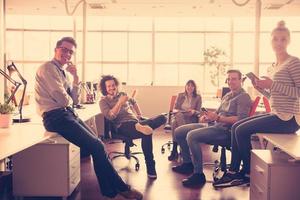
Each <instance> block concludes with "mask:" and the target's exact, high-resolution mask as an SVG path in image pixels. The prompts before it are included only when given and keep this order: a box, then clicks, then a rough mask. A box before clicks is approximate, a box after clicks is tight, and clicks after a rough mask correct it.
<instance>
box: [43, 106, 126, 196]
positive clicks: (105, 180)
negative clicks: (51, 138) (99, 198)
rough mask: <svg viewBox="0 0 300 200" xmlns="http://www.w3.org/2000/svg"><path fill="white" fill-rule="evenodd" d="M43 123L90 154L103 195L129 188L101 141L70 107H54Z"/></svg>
mask: <svg viewBox="0 0 300 200" xmlns="http://www.w3.org/2000/svg"><path fill="white" fill-rule="evenodd" d="M43 123H44V126H45V128H46V130H47V131H51V132H56V133H58V134H60V135H61V136H62V137H64V138H65V139H66V140H68V141H69V142H71V143H73V144H75V145H77V146H78V147H80V148H83V149H84V150H85V151H87V152H89V153H90V154H91V155H92V157H93V163H94V170H95V173H96V176H97V179H98V183H99V186H100V191H101V193H102V194H103V195H104V196H107V197H115V196H116V195H117V194H118V193H119V192H123V191H127V190H129V186H128V185H127V184H126V183H125V182H124V181H123V180H122V179H121V177H120V176H119V175H118V173H117V172H116V170H115V169H114V168H113V166H112V164H111V162H110V160H109V158H108V155H107V153H106V151H105V149H104V144H103V143H102V141H100V140H99V139H98V138H97V137H96V136H95V135H94V134H93V133H92V131H91V130H90V129H89V127H87V125H86V124H85V123H84V122H83V121H82V120H81V119H80V118H78V117H77V116H76V115H75V114H74V112H73V111H72V110H71V108H70V109H63V108H61V109H55V110H52V111H50V112H47V113H45V114H44V115H43Z"/></svg>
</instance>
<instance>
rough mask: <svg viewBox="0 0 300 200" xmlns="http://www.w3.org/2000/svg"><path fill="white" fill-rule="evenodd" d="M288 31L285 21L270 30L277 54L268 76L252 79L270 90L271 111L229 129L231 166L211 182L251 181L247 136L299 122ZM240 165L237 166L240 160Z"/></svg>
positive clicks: (299, 76)
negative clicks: (271, 71)
mask: <svg viewBox="0 0 300 200" xmlns="http://www.w3.org/2000/svg"><path fill="white" fill-rule="evenodd" d="M289 43H290V31H289V30H288V29H287V28H286V27H285V23H284V21H280V22H279V23H278V26H277V27H276V28H275V29H274V30H273V31H272V33H271V44H272V48H273V50H274V52H275V55H276V63H275V64H274V65H273V73H272V76H271V78H269V77H262V78H263V79H261V80H256V81H254V82H252V84H253V85H254V87H255V88H260V89H264V90H267V91H269V93H270V103H271V110H272V111H271V113H267V114H263V115H257V116H253V117H249V118H246V119H244V120H241V121H239V122H237V123H236V124H234V125H233V126H232V129H231V136H232V139H231V141H232V142H231V144H232V158H231V164H230V169H229V171H228V173H226V174H225V175H224V176H223V177H222V178H221V179H220V180H218V181H216V182H215V183H214V184H213V185H214V186H216V187H228V186H235V185H242V184H248V183H249V182H250V176H249V175H250V151H251V143H250V138H251V135H252V134H255V133H281V134H284V133H294V132H295V131H297V130H298V129H299V124H300V106H299V96H300V60H299V58H297V57H294V56H291V55H289V54H288V52H287V46H288V45H289ZM241 161H243V167H242V169H241V170H240V163H241Z"/></svg>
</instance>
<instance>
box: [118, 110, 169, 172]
mask: <svg viewBox="0 0 300 200" xmlns="http://www.w3.org/2000/svg"><path fill="white" fill-rule="evenodd" d="M166 121H167V119H166V117H165V116H164V115H158V116H156V117H152V118H150V119H146V120H142V121H140V124H142V125H148V126H150V127H151V128H152V129H156V128H158V127H160V126H161V125H163V124H165V123H166ZM136 123H137V121H128V122H124V123H122V124H121V126H120V127H119V128H118V133H119V134H122V135H124V136H126V137H128V138H130V139H137V138H142V150H143V153H144V156H145V161H146V165H147V166H148V165H152V164H154V158H153V144H152V135H145V134H143V133H141V132H139V131H137V130H136V129H135V124H136Z"/></svg>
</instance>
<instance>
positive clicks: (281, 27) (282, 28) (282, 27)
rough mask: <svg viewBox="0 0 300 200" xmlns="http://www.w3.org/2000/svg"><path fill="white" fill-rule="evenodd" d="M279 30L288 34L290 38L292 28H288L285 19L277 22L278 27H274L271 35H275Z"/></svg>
mask: <svg viewBox="0 0 300 200" xmlns="http://www.w3.org/2000/svg"><path fill="white" fill-rule="evenodd" d="M277 31H283V32H286V33H287V34H288V37H289V38H290V30H289V29H288V28H286V26H285V21H283V20H281V21H279V22H278V23H277V27H276V28H274V29H273V31H272V33H271V35H273V34H274V33H275V32H277Z"/></svg>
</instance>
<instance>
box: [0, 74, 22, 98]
mask: <svg viewBox="0 0 300 200" xmlns="http://www.w3.org/2000/svg"><path fill="white" fill-rule="evenodd" d="M0 74H2V75H3V76H4V78H6V79H7V80H8V81H9V82H11V83H12V84H13V85H14V86H15V89H14V91H13V92H12V93H11V95H10V97H9V98H8V99H7V100H6V102H5V103H7V104H9V102H10V101H11V100H12V98H14V96H15V94H16V92H17V90H18V89H19V87H20V86H21V83H19V82H17V81H15V80H14V79H12V78H11V77H10V76H9V75H7V74H6V73H5V71H3V70H2V69H0Z"/></svg>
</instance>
